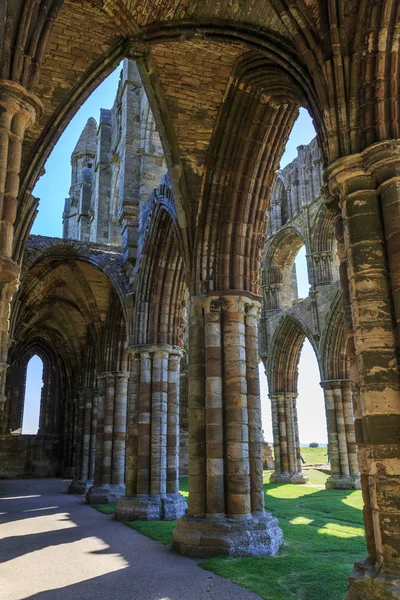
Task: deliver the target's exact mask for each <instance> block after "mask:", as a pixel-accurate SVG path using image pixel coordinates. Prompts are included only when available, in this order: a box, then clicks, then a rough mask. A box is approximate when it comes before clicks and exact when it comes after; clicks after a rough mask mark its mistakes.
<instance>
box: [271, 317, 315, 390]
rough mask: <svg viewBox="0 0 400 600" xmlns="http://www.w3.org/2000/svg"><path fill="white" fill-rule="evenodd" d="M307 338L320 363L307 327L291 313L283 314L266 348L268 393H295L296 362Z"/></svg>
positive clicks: (297, 362) (296, 379) (296, 378)
mask: <svg viewBox="0 0 400 600" xmlns="http://www.w3.org/2000/svg"><path fill="white" fill-rule="evenodd" d="M306 338H307V339H308V340H309V342H310V343H311V345H312V347H313V350H314V352H315V355H316V358H317V361H318V364H319V365H320V360H319V355H318V349H317V347H316V344H315V340H314V338H313V335H312V333H311V331H309V329H308V327H307V326H306V325H305V324H304V323H301V322H300V321H299V320H298V319H297V318H295V317H294V316H292V315H287V314H286V315H284V316H283V317H282V318H281V320H280V322H279V325H278V327H277V329H276V331H275V333H274V336H273V338H272V340H271V344H270V346H269V348H268V355H267V360H266V373H267V377H268V386H269V394H270V395H272V394H276V393H281V392H284V393H293V394H297V381H298V364H299V360H300V354H301V349H302V347H303V344H304V340H305V339H306Z"/></svg>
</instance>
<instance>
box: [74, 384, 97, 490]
mask: <svg viewBox="0 0 400 600" xmlns="http://www.w3.org/2000/svg"><path fill="white" fill-rule="evenodd" d="M92 410H93V389H92V388H88V389H81V390H79V392H78V427H77V455H76V463H77V464H76V470H75V478H74V479H73V480H72V482H71V485H70V486H69V493H70V494H86V492H87V490H88V488H89V487H91V485H92V484H93V480H92V479H91V478H90V475H89V466H90V465H89V461H90V453H91V447H92V445H93V438H94V430H93V429H92ZM92 452H93V450H92Z"/></svg>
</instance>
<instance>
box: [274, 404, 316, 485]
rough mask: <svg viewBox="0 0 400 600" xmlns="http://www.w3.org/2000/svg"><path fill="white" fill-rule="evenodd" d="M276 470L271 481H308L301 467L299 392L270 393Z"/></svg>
mask: <svg viewBox="0 0 400 600" xmlns="http://www.w3.org/2000/svg"><path fill="white" fill-rule="evenodd" d="M270 399H271V407H272V431H273V436H274V455H275V471H274V473H272V475H271V477H270V483H307V481H308V478H307V477H306V476H305V475H304V473H303V472H302V468H301V458H300V441H299V426H298V419H297V406H296V399H297V394H293V393H288V392H282V393H275V394H270Z"/></svg>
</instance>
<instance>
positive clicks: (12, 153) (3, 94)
mask: <svg viewBox="0 0 400 600" xmlns="http://www.w3.org/2000/svg"><path fill="white" fill-rule="evenodd" d="M42 112H43V106H42V104H41V102H40V100H39V99H38V98H37V97H36V96H35V95H34V94H32V93H30V92H28V91H27V90H26V89H25V88H23V87H22V86H21V85H19V84H18V83H15V82H13V81H6V80H1V81H0V372H1V371H3V370H4V369H6V367H7V352H8V329H9V316H10V304H11V300H12V297H13V295H14V292H15V290H16V288H17V285H18V277H19V272H20V268H19V266H18V265H17V264H16V263H15V262H14V261H13V260H12V255H13V254H12V253H13V240H14V223H15V219H16V216H17V210H18V192H19V183H20V182H19V173H20V169H21V153H22V142H23V140H24V136H25V132H26V130H27V129H29V128H30V127H31V126H32V125H33V123H34V122H35V120H36V118H40V116H41V115H42Z"/></svg>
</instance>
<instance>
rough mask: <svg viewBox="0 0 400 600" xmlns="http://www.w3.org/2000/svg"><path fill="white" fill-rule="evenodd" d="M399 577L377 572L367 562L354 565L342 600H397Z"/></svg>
mask: <svg viewBox="0 0 400 600" xmlns="http://www.w3.org/2000/svg"><path fill="white" fill-rule="evenodd" d="M399 599H400V577H395V576H394V575H389V574H385V573H383V572H382V570H380V571H377V570H376V568H375V567H374V566H373V565H371V564H370V563H369V562H368V560H366V561H363V562H359V563H355V565H354V569H353V572H352V574H351V575H350V577H349V589H348V591H347V594H346V595H345V597H344V600H399Z"/></svg>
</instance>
